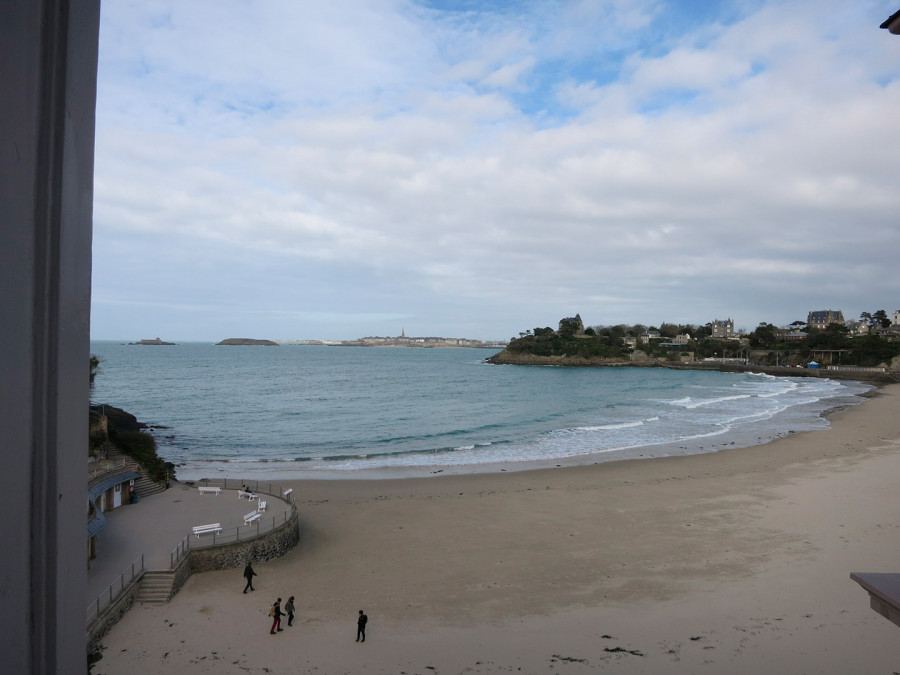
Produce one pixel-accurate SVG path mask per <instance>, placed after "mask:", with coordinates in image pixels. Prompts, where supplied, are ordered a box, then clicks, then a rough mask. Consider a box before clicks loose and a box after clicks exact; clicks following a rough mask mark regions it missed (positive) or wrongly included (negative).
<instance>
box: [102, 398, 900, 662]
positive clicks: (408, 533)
mask: <svg viewBox="0 0 900 675" xmlns="http://www.w3.org/2000/svg"><path fill="white" fill-rule="evenodd" d="M830 419H831V424H832V428H831V429H829V430H827V431H817V432H809V433H804V434H794V435H791V436H788V437H786V438H783V439H779V440H777V441H774V442H772V443H769V444H766V445H761V446H755V447H752V448H745V449H740V450H726V451H721V452H718V453H715V454H708V455H694V456H687V457H673V458H666V459H652V460H633V461H627V462H616V463H605V464H597V465H591V466H580V467H563V468H557V469H545V470H539V471H528V472H516V473H513V472H508V473H494V474H475V475H454V476H446V475H440V476H435V477H432V478H414V479H403V480H379V481H367V480H345V481H321V480H320V481H294V482H292V483H291V484H292V486H293V487H294V489H295V494H296V495H297V501H298V505H299V508H300V517H301V538H302V541H301V543H300V545H299V546H298V547H297V548H296V549H295V550H294V551H292V552H291V553H289V554H288V555H286V556H284V557H283V558H280V559H278V560H274V561H270V562H264V563H263V562H260V563H256V564H255V565H254V568H255V569H256V571H257V573H258V575H259V576H258V577H256V579H255V580H254V583H255V585H256V588H257V590H256V592H255V593H248V594H246V595H245V594H242V593H241V590H242V588H243V579H242V578H241V571H242V570H240V569H235V570H228V571H224V572H212V573H205V574H197V575H194V576H193V577H192V578H191V579H190V580H189V581H188V582H187V584H186V585H185V587H184V588H183V589H182V590H181V592H180V593H179V594H178V595H177V596H176V597H175V598H174V599H173V600H172V601H171V602H170V603H169V604H168V605H165V606H150V605H139V606H136V607H135V608H134V609H132V610H131V611H130V612H129V613H128V614H127V615H126V616H125V617H124V619H123V620H122V621H121V622H120V623H119V624H118V625H116V626H115V627H114V628H113V629H112V631H111V632H110V633H109V635H107V636H106V637H105V638H104V640H103V645H104V651H103V658H102V660H100V661H99V662H98V663H97V664H96V665H95V666H94V669H93V672H94V673H97V674H105V675H119V674H122V673H144V674H147V673H170V672H178V673H212V672H215V673H299V672H303V673H325V674H332V673H408V674H412V673H438V674H440V673H445V674H446V673H506V672H521V673H572V674H577V673H596V672H610V673H625V674H628V673H730V674H740V673H748V674H749V673H754V674H756V673H762V672H770V673H835V674H837V673H841V674H845V673H888V674H889V673H896V672H900V627H897V626H895V625H894V624H892V623H890V622H889V621H887V620H886V619H884V618H883V617H881V616H880V615H878V614H876V613H875V612H874V611H872V610H871V609H870V608H869V599H868V595H867V594H866V593H865V591H864V590H863V589H862V588H860V587H859V586H858V585H857V584H856V583H854V582H853V581H852V580H851V579H850V578H849V575H850V573H851V572H900V555H898V552H900V488H898V483H900V385H890V386H888V387H885V388H883V389H881V390H879V392H878V393H877V394H876V395H875V396H874V397H873V398H872V399H871V400H869V401H867V402H865V403H864V404H863V405H860V406H856V407H853V408H850V409H847V410H843V411H840V412H837V413H835V414H833V415H832V416H831V418H830ZM290 595H294V596H296V604H297V608H298V615H297V618H296V619H295V622H294V626H292V627H290V628H288V627H287V626H286V625H285V630H284V632H282V633H279V634H277V635H275V636H272V635H270V634H269V627H270V625H271V620H270V619H269V618H268V617H267V612H268V608H269V606H270V605H271V603H272V602H273V601H274V600H275V598H276V597H281V598H283V599H285V600H286V599H287V597H288V596H290ZM359 609H364V610H365V611H366V612H367V614H368V616H369V629H368V640H367V641H366V642H365V643H364V644H361V643H356V642H355V641H354V638H355V636H356V615H357V612H358V610H359ZM285 623H286V622H285Z"/></svg>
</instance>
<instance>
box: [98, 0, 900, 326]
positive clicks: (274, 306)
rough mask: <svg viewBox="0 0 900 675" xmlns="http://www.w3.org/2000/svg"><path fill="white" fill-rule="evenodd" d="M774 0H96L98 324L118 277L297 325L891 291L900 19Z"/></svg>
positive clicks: (685, 311) (737, 305) (852, 300)
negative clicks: (712, 0)
mask: <svg viewBox="0 0 900 675" xmlns="http://www.w3.org/2000/svg"><path fill="white" fill-rule="evenodd" d="M758 5H759V7H758V9H753V8H752V7H751V10H746V9H745V7H746V6H743V5H742V6H740V7H738V6H737V5H735V6H729V9H730V10H731V11H732V15H730V17H729V20H728V21H720V20H719V17H717V16H715V15H703V14H701V15H699V16H698V17H696V18H694V19H692V21H691V22H687V23H685V24H684V25H681V24H679V26H678V28H679V29H678V32H673V31H674V29H673V28H672V25H673V24H672V21H673V17H675V18H683V17H678V16H676V15H677V12H675V10H674V9H673V7H672V6H669V5H668V4H667V3H664V2H647V3H641V4H634V5H632V3H627V2H613V3H585V2H573V3H565V2H560V3H556V4H554V5H553V9H554V10H555V11H553V12H550V11H549V10H546V7H547V5H544V4H541V3H538V4H536V5H535V8H536V9H535V11H536V12H537V11H541V12H543V13H541V14H536V13H535V14H529V13H527V11H524V10H523V12H520V13H516V14H496V13H494V14H480V13H479V12H477V11H472V12H468V13H466V14H464V15H462V16H457V15H448V14H444V13H442V12H440V11H437V10H425V9H423V8H422V7H419V6H416V5H415V4H412V3H410V2H402V1H400V0H397V1H391V2H389V1H387V0H384V1H380V2H359V3H353V2H337V3H332V4H330V5H327V6H317V5H316V6H309V3H306V4H304V3H300V4H299V5H298V4H297V3H275V2H271V3H258V2H251V3H237V2H225V3H219V4H217V7H216V10H215V12H214V13H213V14H210V13H209V11H208V8H207V9H202V8H203V7H205V5H201V4H200V3H194V2H185V3H164V2H157V3H155V4H149V3H143V4H137V3H110V4H107V5H104V10H103V11H104V18H103V25H102V34H103V37H102V41H101V69H100V77H101V81H100V96H99V104H98V111H99V112H98V130H97V139H98V140H97V178H96V186H95V193H96V205H95V262H94V267H95V280H94V289H95V312H94V333H95V335H97V336H98V337H103V336H115V337H127V335H123V334H122V333H121V329H118V328H116V326H117V322H118V321H120V320H121V319H122V318H123V317H125V316H126V313H125V312H124V311H123V303H127V302H128V301H129V300H132V301H133V304H134V307H135V309H134V312H135V315H140V316H141V320H142V321H146V322H148V323H151V322H154V321H155V322H156V323H155V324H153V325H155V326H159V328H155V327H153V326H148V328H147V329H146V331H147V334H148V335H149V334H151V333H152V334H154V335H156V334H160V333H164V332H166V331H165V330H164V327H165V326H166V325H168V324H169V323H171V325H173V326H177V327H178V329H179V330H184V331H192V334H191V335H172V337H175V338H179V339H184V338H189V337H192V336H195V335H198V336H199V335H201V334H203V337H209V338H216V337H224V336H222V335H219V334H213V335H207V334H204V331H210V330H214V329H215V330H225V327H226V326H231V325H233V324H234V323H238V322H240V321H241V320H244V321H247V322H250V323H251V325H252V322H253V321H258V320H259V316H260V315H258V314H253V313H252V311H251V310H252V309H253V304H254V300H253V298H254V297H262V298H264V301H263V302H264V305H265V306H264V307H262V309H261V311H262V312H263V314H264V315H265V316H266V322H267V323H266V324H265V325H266V326H267V327H271V329H272V330H276V329H277V331H276V332H277V335H278V336H280V337H292V336H293V337H356V336H357V335H358V334H372V333H375V334H377V333H381V334H394V333H396V332H397V330H392V329H391V328H392V327H393V324H392V323H391V322H393V321H394V320H395V319H396V318H397V317H411V318H412V319H413V320H414V321H415V322H416V323H418V324H420V325H422V329H421V332H423V333H429V334H438V333H440V332H446V333H447V334H453V335H471V336H473V337H508V336H509V335H513V334H516V333H517V332H518V331H519V330H524V329H525V328H528V327H533V325H539V324H547V323H548V322H549V323H550V324H553V323H554V321H555V319H554V318H553V317H556V318H557V319H558V316H556V315H559V316H562V315H564V314H571V313H573V312H575V311H579V312H581V314H582V316H583V317H584V318H585V320H586V321H588V322H589V323H618V322H622V321H626V322H643V323H654V322H659V321H660V320H667V321H673V322H674V321H690V322H693V323H705V322H706V321H708V320H710V319H711V318H714V316H725V315H728V316H733V317H734V318H735V319H736V320H738V323H739V324H740V325H744V324H746V325H747V326H749V327H752V326H753V325H755V324H756V323H758V322H759V321H761V320H767V321H773V322H775V323H779V322H784V321H789V320H793V318H795V317H796V316H800V315H805V313H806V312H807V311H808V310H809V309H810V308H812V307H817V306H819V305H822V306H829V307H839V306H840V307H842V308H843V309H844V311H845V314H847V315H850V316H853V315H856V314H858V312H859V311H862V310H870V311H872V310H874V309H879V308H884V309H887V310H888V311H890V310H892V309H894V308H895V307H893V306H892V303H894V302H898V300H897V298H898V297H900V293H898V291H900V288H898V284H897V282H894V281H891V280H890V278H889V277H890V275H887V276H886V275H884V274H883V271H884V270H885V269H889V267H890V266H891V265H892V263H893V261H892V259H891V256H892V252H893V251H895V250H896V249H897V244H898V238H900V234H898V232H897V228H896V227H894V222H895V216H894V214H895V213H896V212H897V210H898V205H900V204H898V202H900V197H898V196H897V194H896V191H895V189H894V186H893V176H894V175H896V171H897V169H898V159H897V155H896V152H895V151H894V149H893V148H892V147H891V144H890V142H889V139H890V138H891V137H892V135H893V134H894V129H893V127H894V122H893V120H894V118H895V116H896V115H895V111H896V110H898V109H900V84H898V83H897V82H898V67H897V65H896V64H897V63H898V59H897V55H898V51H900V40H896V39H895V40H893V41H892V40H891V39H890V36H887V34H886V32H884V31H882V33H879V32H878V30H877V24H878V22H879V21H880V20H881V19H880V18H879V17H881V14H883V13H884V12H883V10H882V8H881V7H876V6H875V3H861V4H859V6H858V7H857V6H856V5H854V9H853V10H851V9H848V8H847V6H845V5H843V4H842V3H838V2H830V3H829V2H826V3H824V5H823V4H822V3H812V2H807V1H805V0H797V1H787V0H786V1H779V2H771V3H766V2H760V3H758ZM738 10H740V11H744V12H745V15H742V14H740V11H738ZM876 10H877V11H876ZM835 16H836V18H835ZM734 17H737V18H734ZM881 18H883V17H881ZM873 21H874V24H873ZM655 22H656V23H655ZM659 22H662V25H663V26H664V27H666V28H668V29H669V30H667V31H665V39H664V40H662V41H661V40H659V32H660V24H659ZM597 31H600V32H599V33H598V32H597ZM598 35H599V36H600V37H601V38H602V40H603V41H605V42H602V44H601V43H598V42H597V41H592V39H591V38H592V36H598ZM563 43H565V44H563ZM617 50H618V51H617ZM610 73H613V75H610ZM598 74H603V76H602V77H598ZM551 75H552V77H550V76H551ZM548 77H549V78H550V79H549V80H548V79H547V78H548ZM548 82H549V86H548V84H547V83H548ZM560 103H561V104H562V105H563V106H564V107H565V110H566V112H565V114H562V115H561V116H558V117H556V118H552V117H548V116H547V114H546V111H548V110H552V109H554V108H555V107H556V106H557V105H559V104H560ZM534 110H540V111H542V112H539V113H533V111H534ZM554 114H556V113H554ZM832 278H834V279H840V280H841V281H834V283H832V282H831V281H830V279H832ZM773 279H779V280H780V282H775V283H773ZM123 280H127V281H123ZM848 280H852V283H848ZM788 281H789V283H790V289H791V292H790V293H789V294H786V293H784V283H786V282H788ZM167 294H168V295H167ZM173 296H174V297H173ZM169 301H172V302H171V303H169ZM176 301H177V302H176ZM257 302H259V301H257ZM278 303H285V306H279V305H278ZM167 305H168V306H170V307H171V311H172V312H175V313H176V314H177V313H178V312H182V313H183V314H184V316H183V317H182V318H180V319H179V320H178V321H175V319H173V318H172V315H167V314H166V313H165V312H162V311H160V312H154V311H153V310H152V307H159V306H167ZM198 306H206V307H211V308H214V309H215V311H217V312H225V313H228V314H229V317H230V319H229V320H230V321H231V323H227V322H225V323H214V322H210V321H209V320H205V321H203V322H198V323H197V324H196V325H193V324H192V323H191V321H190V319H189V316H188V314H189V312H188V311H187V309H186V308H195V307H198ZM113 307H114V309H113ZM139 307H142V308H143V309H138V308H139ZM205 314H207V315H208V314H209V313H208V312H207V313H205ZM179 316H180V315H179ZM539 316H540V317H544V318H540V319H539V318H537V317H539ZM328 317H332V318H333V320H332V319H329V318H328ZM334 317H358V319H359V320H358V323H356V324H353V323H352V322H350V321H348V320H344V319H341V320H338V319H337V318H334ZM388 324H390V325H388ZM126 325H127V324H126ZM116 331H119V332H116ZM332 331H334V332H332ZM236 332H239V333H240V332H245V333H246V332H248V331H236ZM408 332H409V331H408Z"/></svg>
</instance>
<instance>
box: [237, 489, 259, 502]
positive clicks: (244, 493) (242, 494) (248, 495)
mask: <svg viewBox="0 0 900 675" xmlns="http://www.w3.org/2000/svg"><path fill="white" fill-rule="evenodd" d="M241 497H246V498H247V499H250V500H253V499H257V495H256V493H255V492H247V491H246V490H238V499H240V498H241Z"/></svg>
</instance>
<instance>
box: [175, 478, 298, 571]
mask: <svg viewBox="0 0 900 675" xmlns="http://www.w3.org/2000/svg"><path fill="white" fill-rule="evenodd" d="M192 482H193V483H194V485H196V486H198V487H220V488H222V489H223V490H239V489H240V488H242V487H247V488H250V490H251V491H252V492H255V493H257V494H264V495H269V496H272V497H277V498H278V499H281V500H282V501H285V502H287V503H288V504H289V505H290V508H289V509H288V510H287V511H284V512H282V513H280V514H276V515H273V516H270V517H266V516H263V515H261V516H260V517H259V518H257V519H256V520H255V521H253V522H252V523H250V524H249V525H247V524H244V525H238V526H237V527H229V528H225V529H223V530H219V531H218V532H210V533H208V534H201V535H200V536H199V537H198V536H197V535H194V534H189V535H187V536H185V537H184V539H182V540H181V542H180V543H179V544H178V546H176V547H175V548H174V549H172V551H171V553H170V555H169V558H170V562H171V566H172V567H171V568H172V569H175V566H176V565H177V564H178V563H179V562H180V561H181V559H182V558H184V557H185V556H186V555H187V554H188V551H189V550H190V549H192V548H194V549H198V548H210V547H212V546H220V545H222V544H230V543H234V542H238V541H246V540H248V539H255V538H256V537H258V536H260V535H262V534H266V533H268V532H272V531H273V530H277V529H278V528H279V527H281V526H282V525H284V524H285V523H286V522H288V521H289V520H290V519H291V518H293V517H294V515H295V514H296V513H297V504H296V502H295V501H294V490H293V488H284V487H283V486H281V485H279V484H277V483H267V482H261V481H258V480H247V479H240V478H204V479H202V480H198V481H192Z"/></svg>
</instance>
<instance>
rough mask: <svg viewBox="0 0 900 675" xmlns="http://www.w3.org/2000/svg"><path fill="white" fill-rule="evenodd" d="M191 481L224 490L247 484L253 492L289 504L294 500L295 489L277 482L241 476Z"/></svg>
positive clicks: (238, 487)
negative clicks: (270, 496)
mask: <svg viewBox="0 0 900 675" xmlns="http://www.w3.org/2000/svg"><path fill="white" fill-rule="evenodd" d="M191 482H192V483H193V484H194V485H197V486H200V487H220V488H222V489H223V490H240V489H241V487H243V486H245V485H246V486H247V487H248V488H250V489H251V491H253V492H262V493H263V494H267V495H272V496H273V497H278V498H279V499H282V500H284V501H286V502H288V503H289V504H292V503H293V502H294V494H293V493H294V490H293V489H292V488H284V487H282V486H281V485H278V484H276V483H264V482H261V481H258V480H247V479H240V478H202V479H200V480H197V481H191Z"/></svg>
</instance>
